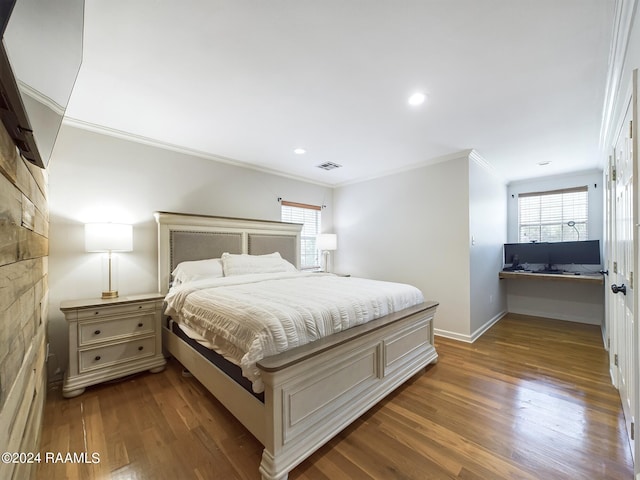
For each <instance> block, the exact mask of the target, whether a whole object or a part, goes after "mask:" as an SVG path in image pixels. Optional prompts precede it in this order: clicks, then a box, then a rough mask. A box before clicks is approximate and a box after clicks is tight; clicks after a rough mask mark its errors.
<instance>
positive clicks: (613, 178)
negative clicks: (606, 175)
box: [611, 166, 616, 183]
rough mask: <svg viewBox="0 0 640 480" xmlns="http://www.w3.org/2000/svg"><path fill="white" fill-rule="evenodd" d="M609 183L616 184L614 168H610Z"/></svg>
mask: <svg viewBox="0 0 640 480" xmlns="http://www.w3.org/2000/svg"><path fill="white" fill-rule="evenodd" d="M611 181H612V182H613V183H615V182H616V167H614V166H612V167H611Z"/></svg>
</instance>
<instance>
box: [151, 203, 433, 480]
mask: <svg viewBox="0 0 640 480" xmlns="http://www.w3.org/2000/svg"><path fill="white" fill-rule="evenodd" d="M155 218H156V221H157V223H158V268H159V276H158V277H159V289H160V291H161V292H162V293H164V294H165V295H167V294H169V295H170V291H169V287H170V284H171V282H172V280H173V279H172V275H171V273H172V272H173V271H174V269H175V268H176V267H177V266H178V265H179V264H182V262H192V261H198V260H203V259H217V258H221V257H223V255H228V256H229V257H230V258H231V259H232V260H235V259H238V260H242V261H244V260H243V259H244V258H245V256H242V254H249V255H252V256H261V257H269V256H271V255H275V253H274V252H277V255H278V257H281V258H282V259H284V260H286V262H289V263H290V264H291V265H293V266H294V267H299V258H300V229H301V225H298V224H290V223H281V222H272V221H260V220H246V219H234V218H224V217H212V216H203V215H188V214H177V213H168V212H156V213H155ZM241 256H242V257H241ZM250 258H253V257H250ZM286 262H285V263H286ZM232 265H237V264H232ZM227 266H228V264H227ZM294 270H295V269H294ZM298 274H299V272H291V273H288V272H287V273H280V272H278V273H271V272H269V273H268V274H265V276H267V277H269V278H268V281H269V282H276V283H278V284H279V285H280V286H279V287H278V288H280V289H287V288H289V287H282V285H285V286H286V285H289V284H287V283H286V282H291V281H296V282H297V281H298V279H297V276H298ZM272 276H275V277H277V278H271V277H272ZM281 277H282V278H281ZM292 277H296V279H295V280H291V278H292ZM300 277H302V278H303V279H304V280H303V281H304V282H308V283H309V285H311V284H315V283H323V282H326V283H327V284H328V283H332V282H333V280H332V279H330V278H322V277H324V275H322V274H313V273H307V274H300ZM329 277H330V276H329ZM231 280H233V279H231ZM336 280H338V279H336ZM339 280H340V281H341V282H348V281H351V279H348V278H340V279H339ZM221 281H227V279H222V280H221ZM262 281H263V279H262V278H261V279H259V282H258V281H256V283H260V284H262ZM301 281H302V280H301ZM353 282H365V280H358V279H353ZM196 283H197V282H196ZM204 283H207V282H204ZM233 283H237V282H235V281H233ZM362 285H365V286H366V284H365V283H362ZM207 286H208V287H211V285H207ZM224 288H225V289H226V288H228V287H227V286H226V285H225V286H224ZM231 288H237V287H231ZM242 288H244V286H242ZM305 288H306V287H305ZM344 288H345V289H346V288H347V285H346V284H344ZM175 290H176V289H175V287H174V288H173V289H172V292H174V291H175ZM225 291H226V290H225ZM203 292H206V290H203ZM268 292H269V293H268V294H265V295H266V296H270V295H271V292H270V291H268ZM169 295H167V299H168V300H170V301H171V302H173V301H174V299H172V298H170V296H169ZM189 295H191V294H189ZM193 296H194V297H195V296H196V295H195V294H194V295H193ZM203 296H206V295H204V293H203ZM337 301H338V299H336V302H337ZM398 305H400V306H402V305H403V304H402V303H398ZM437 305H438V304H437V302H434V301H420V302H419V303H415V304H412V305H411V306H408V307H406V308H401V309H399V310H397V311H393V312H391V313H387V312H386V311H381V312H379V313H380V314H382V313H386V314H384V315H382V316H379V317H378V318H375V319H372V320H369V321H367V322H366V323H361V324H357V325H355V326H352V327H351V328H346V329H338V331H337V332H336V333H332V334H331V335H328V336H322V337H320V338H317V339H313V341H310V342H309V343H305V344H301V345H299V346H295V347H294V348H289V347H287V349H286V350H285V351H282V352H279V353H275V354H273V352H271V353H269V352H267V353H268V355H266V356H263V357H257V359H256V360H255V365H254V366H253V367H251V368H253V369H254V370H255V374H256V375H257V377H256V378H257V379H256V378H253V379H252V381H251V386H252V388H247V385H244V386H243V385H241V384H240V383H239V382H238V381H236V380H234V379H233V378H232V376H229V375H228V374H227V373H225V369H224V367H223V366H220V365H219V364H216V363H212V362H211V361H210V360H208V359H207V357H208V356H209V355H207V351H206V350H207V349H203V347H202V343H203V342H202V341H200V342H194V341H193V340H192V339H189V338H185V335H184V331H182V332H181V331H180V330H181V329H180V328H176V326H175V324H171V323H170V322H169V323H166V324H165V325H164V328H163V347H164V349H165V351H166V352H167V354H169V355H172V356H174V357H175V358H176V359H177V360H178V361H179V362H180V363H181V364H182V365H183V366H184V367H185V368H186V369H188V370H189V371H190V372H191V373H192V374H193V375H194V376H195V377H196V378H197V379H198V380H199V381H200V382H201V383H202V384H203V385H204V386H205V387H206V388H207V389H208V390H209V391H210V392H211V393H212V394H213V395H214V396H215V397H216V398H217V399H218V400H219V401H220V402H221V403H222V404H223V405H224V406H225V407H226V408H227V409H228V410H229V411H230V412H231V413H232V414H233V415H234V416H235V417H236V418H237V419H238V420H239V421H240V422H241V423H242V424H243V425H244V426H245V427H246V428H247V429H248V430H249V431H250V432H251V433H252V434H253V435H254V436H255V437H256V438H257V439H258V440H259V441H260V442H261V443H262V445H264V451H263V454H262V461H261V463H260V466H259V471H260V474H261V476H262V478H263V479H264V480H284V479H286V478H287V476H288V472H289V471H291V470H292V469H293V468H295V467H296V466H297V465H298V464H299V463H300V462H302V461H303V460H304V459H305V458H307V457H308V456H309V455H311V454H312V453H313V452H314V451H316V450H317V449H318V448H319V447H321V446H322V445H324V444H325V443H326V442H327V441H328V440H330V439H331V438H332V437H333V436H335V435H336V434H337V433H339V432H340V431H341V430H343V429H344V428H345V427H346V426H347V425H349V424H350V423H351V422H353V421H354V420H355V419H357V418H358V417H359V416H361V415H362V414H363V413H364V412H366V411H367V410H368V409H369V408H371V407H372V406H373V405H375V404H376V403H377V402H379V401H380V400H381V399H382V398H384V397H385V396H386V395H388V394H389V393H390V392H392V391H393V390H394V389H396V388H397V387H398V386H399V385H401V384H402V383H403V382H405V381H406V380H407V379H409V378H411V377H412V376H414V375H415V374H417V373H419V372H420V371H421V370H422V369H424V368H425V367H426V366H427V365H428V364H430V363H435V362H436V361H437V358H438V354H437V352H436V350H435V348H434V347H433V328H434V327H433V318H434V314H435V311H436V308H437ZM168 310H169V311H171V309H170V308H169V307H168ZM222 310H223V309H222ZM172 313H174V315H173V316H174V317H182V316H183V317H184V318H187V317H188V315H186V314H184V315H183V314H179V313H178V312H176V311H174V312H172ZM192 326H193V325H192ZM196 327H197V325H196ZM196 329H197V328H196ZM187 330H188V328H187ZM192 333H193V332H192ZM198 333H200V334H202V332H198ZM200 340H204V339H203V338H201V339H200ZM252 365H253V364H252ZM247 368H249V367H247ZM243 369H244V367H243ZM252 389H253V390H254V391H251V390H252ZM256 390H259V391H256Z"/></svg>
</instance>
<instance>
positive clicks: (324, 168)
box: [316, 162, 342, 170]
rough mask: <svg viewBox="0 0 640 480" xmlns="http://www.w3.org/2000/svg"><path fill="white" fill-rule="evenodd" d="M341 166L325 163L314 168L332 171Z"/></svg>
mask: <svg viewBox="0 0 640 480" xmlns="http://www.w3.org/2000/svg"><path fill="white" fill-rule="evenodd" d="M341 166H342V165H338V164H337V163H333V162H325V163H321V164H320V165H316V167H318V168H321V169H323V170H333V169H334V168H340V167H341Z"/></svg>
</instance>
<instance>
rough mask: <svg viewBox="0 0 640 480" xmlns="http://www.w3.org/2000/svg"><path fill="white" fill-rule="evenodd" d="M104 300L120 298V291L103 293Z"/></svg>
mask: <svg viewBox="0 0 640 480" xmlns="http://www.w3.org/2000/svg"><path fill="white" fill-rule="evenodd" d="M102 298H118V291H117V290H109V291H107V292H102Z"/></svg>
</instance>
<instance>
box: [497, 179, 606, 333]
mask: <svg viewBox="0 0 640 480" xmlns="http://www.w3.org/2000/svg"><path fill="white" fill-rule="evenodd" d="M584 185H587V186H588V188H589V190H588V192H589V194H588V195H589V230H588V231H589V240H600V249H601V250H602V244H603V238H604V230H603V218H604V217H603V214H604V213H603V212H604V202H603V192H604V185H603V184H602V171H601V170H592V171H588V172H578V173H574V174H567V175H558V176H553V177H542V178H537V179H531V180H526V181H519V182H512V183H511V184H509V186H508V187H507V204H508V211H507V218H508V221H507V223H508V234H507V238H508V242H510V243H511V242H517V241H518V194H519V193H526V192H542V191H547V190H558V189H562V188H571V187H579V186H584ZM585 268H586V267H585ZM588 268H589V269H591V270H599V269H600V267H598V266H593V267H591V266H589V267H588ZM504 282H505V283H506V284H507V308H508V310H509V312H513V313H520V314H523V315H533V316H539V317H547V318H556V319H559V320H568V321H574V322H582V323H590V324H593V325H602V323H603V321H604V285H582V284H580V285H574V284H566V283H562V284H559V283H557V282H543V281H539V280H530V281H524V280H504Z"/></svg>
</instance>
